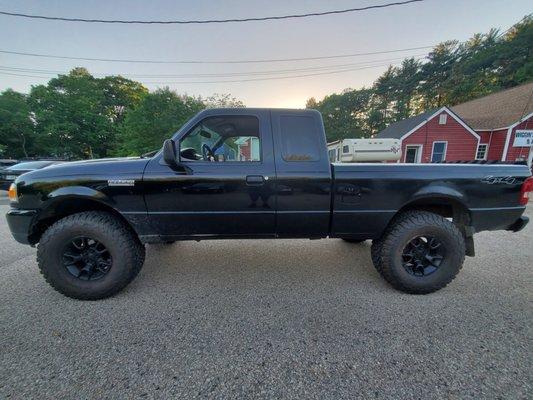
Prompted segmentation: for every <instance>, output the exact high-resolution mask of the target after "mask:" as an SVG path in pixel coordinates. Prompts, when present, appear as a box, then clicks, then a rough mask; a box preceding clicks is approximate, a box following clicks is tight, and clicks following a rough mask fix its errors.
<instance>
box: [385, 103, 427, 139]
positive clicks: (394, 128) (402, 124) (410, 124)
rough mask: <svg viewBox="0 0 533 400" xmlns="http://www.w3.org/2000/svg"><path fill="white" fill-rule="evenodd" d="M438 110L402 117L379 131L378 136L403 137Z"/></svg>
mask: <svg viewBox="0 0 533 400" xmlns="http://www.w3.org/2000/svg"><path fill="white" fill-rule="evenodd" d="M436 111H437V110H436V109H434V110H429V111H426V112H425V113H422V114H418V115H415V116H414V117H411V118H407V119H402V120H401V121H397V122H394V123H392V124H390V125H389V126H388V127H386V128H385V129H383V130H382V131H381V132H379V133H378V134H377V135H376V136H377V137H378V138H394V139H401V138H402V136H403V135H405V134H406V133H407V132H409V131H411V130H413V129H414V128H416V127H417V126H418V125H420V124H421V123H422V122H424V121H425V120H426V119H428V118H429V117H431V115H433V114H434V113H435V112H436Z"/></svg>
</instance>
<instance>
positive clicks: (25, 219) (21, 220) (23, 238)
mask: <svg viewBox="0 0 533 400" xmlns="http://www.w3.org/2000/svg"><path fill="white" fill-rule="evenodd" d="M36 215H37V211H36V210H18V209H16V208H13V209H11V210H9V211H8V212H7V214H6V219H7V224H8V225H9V230H10V231H11V235H13V237H14V238H15V240H16V241H17V242H19V243H22V244H33V243H31V242H30V234H31V228H32V225H33V224H32V223H33V219H34V218H35V216H36Z"/></svg>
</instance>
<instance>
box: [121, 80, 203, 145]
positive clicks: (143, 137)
mask: <svg viewBox="0 0 533 400" xmlns="http://www.w3.org/2000/svg"><path fill="white" fill-rule="evenodd" d="M204 108H205V105H204V103H203V102H202V101H200V100H199V99H196V98H193V97H189V96H179V95H178V94H176V92H174V91H172V90H170V89H169V88H164V89H158V90H156V91H155V92H153V93H149V94H147V95H146V96H143V98H142V99H141V101H140V103H139V104H138V105H137V107H135V108H134V109H133V110H131V111H129V112H128V113H127V114H126V116H125V118H124V123H123V124H122V126H121V127H120V132H119V137H120V144H119V150H118V154H119V155H139V154H142V153H145V152H149V151H152V150H155V149H158V148H160V147H161V145H162V144H163V141H164V140H165V139H168V138H169V137H171V136H172V134H173V133H174V132H176V131H177V130H178V129H179V128H180V127H181V126H182V125H183V124H184V123H185V122H186V121H187V120H188V119H190V118H191V117H192V116H193V115H194V114H196V113H197V112H199V111H200V110H202V109H204Z"/></svg>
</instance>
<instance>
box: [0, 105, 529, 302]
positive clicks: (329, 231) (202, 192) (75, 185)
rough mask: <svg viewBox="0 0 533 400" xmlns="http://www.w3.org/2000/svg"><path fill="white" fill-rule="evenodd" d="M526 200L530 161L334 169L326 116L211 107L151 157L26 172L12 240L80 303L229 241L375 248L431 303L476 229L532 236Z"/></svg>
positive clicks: (404, 284) (395, 279)
mask: <svg viewBox="0 0 533 400" xmlns="http://www.w3.org/2000/svg"><path fill="white" fill-rule="evenodd" d="M530 191H533V180H532V178H531V173H530V171H529V168H528V167H527V166H525V165H503V164H494V165H491V164H486V165H477V164H457V165H454V164H418V165H417V164H396V163H392V164H382V163H376V164H363V163H361V164H330V162H329V160H328V152H327V148H326V137H325V134H324V128H323V123H322V117H321V115H320V113H318V112H317V111H313V110H276V109H272V110H270V109H251V108H250V109H218V110H217V109H211V110H205V111H203V112H201V113H199V114H198V115H196V116H195V117H193V118H192V119H191V120H190V121H189V122H187V123H186V124H185V125H184V126H183V127H182V128H181V129H180V130H179V131H178V132H177V133H175V134H174V136H173V137H172V139H168V140H166V141H165V142H164V143H163V148H162V149H161V150H160V151H159V152H158V153H157V154H155V155H154V156H152V157H151V158H138V159H123V160H120V159H115V160H109V159H108V160H90V161H83V162H72V163H67V164H64V165H58V166H54V167H51V168H45V169H42V170H37V171H33V172H30V173H28V174H25V175H23V176H21V177H20V178H18V179H17V180H16V181H15V183H14V184H13V185H12V186H11V188H10V190H9V198H10V201H11V209H10V210H9V212H8V214H7V220H8V223H9V227H10V230H11V233H12V234H13V236H14V238H15V239H16V240H17V241H19V242H21V243H26V244H30V245H35V244H37V243H39V246H38V249H37V261H38V265H39V268H40V270H41V272H42V274H43V276H44V278H45V279H46V280H47V281H48V282H49V283H50V284H51V285H52V287H53V288H55V289H56V290H58V291H59V292H61V293H63V294H64V295H66V296H69V297H73V298H77V299H85V300H89V299H90V300H94V299H101V298H105V297H108V296H112V295H114V294H115V293H117V292H119V291H120V290H121V289H123V288H124V287H125V286H126V285H128V283H129V282H131V281H132V280H133V279H134V278H135V276H136V275H137V274H138V273H139V271H140V269H141V267H142V265H143V262H144V255H145V248H144V244H145V243H154V242H159V243H172V242H173V241H176V240H191V239H192V240H203V239H220V238H233V239H239V240H242V239H245V238H311V239H318V238H326V237H330V238H341V239H345V240H346V241H348V242H361V241H363V240H366V239H371V240H372V241H373V244H372V248H371V257H372V261H373V263H374V265H375V267H376V269H377V270H378V272H379V273H380V274H381V275H382V276H383V277H384V278H385V279H386V280H387V281H388V282H389V283H390V284H391V285H392V286H394V287H395V288H396V289H399V290H401V291H404V292H407V293H418V294H424V293H431V292H434V291H436V290H438V289H440V288H442V287H444V286H446V285H447V284H448V283H449V282H451V281H452V279H453V278H454V277H455V275H456V274H457V273H458V272H459V270H460V269H461V267H462V265H463V261H464V258H465V255H467V256H474V240H473V236H474V234H475V233H477V232H480V231H490V230H508V231H512V232H517V231H519V230H521V229H522V228H524V226H525V225H526V224H527V223H528V218H527V217H525V216H523V215H522V214H523V213H524V210H525V207H526V204H527V201H528V193H529V192H530ZM242 245H243V246H246V244H245V242H243V244H242ZM176 262H179V258H178V259H177V260H176ZM213 262H216V259H215V260H213ZM331 262H335V260H334V259H332V260H331ZM354 262H357V260H354Z"/></svg>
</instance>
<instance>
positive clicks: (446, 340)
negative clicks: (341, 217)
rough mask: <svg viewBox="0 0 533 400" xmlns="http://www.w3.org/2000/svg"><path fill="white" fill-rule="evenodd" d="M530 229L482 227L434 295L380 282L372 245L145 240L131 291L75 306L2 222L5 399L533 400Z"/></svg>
mask: <svg viewBox="0 0 533 400" xmlns="http://www.w3.org/2000/svg"><path fill="white" fill-rule="evenodd" d="M530 208H531V205H530ZM6 211H7V206H5V205H1V206H0V212H1V213H2V214H4V213H5V212H6ZM528 214H529V216H530V217H533V215H532V214H533V213H532V211H531V209H530V210H529V211H528ZM532 237H533V226H532V225H530V226H528V227H527V229H526V230H524V231H522V232H520V233H517V234H512V233H507V232H493V233H482V234H480V235H478V236H477V237H476V245H477V248H476V250H477V253H478V256H477V257H476V258H467V260H466V263H465V266H464V268H463V270H462V272H461V273H460V274H459V276H458V277H457V278H456V280H455V281H453V282H452V284H451V285H450V286H449V287H447V288H446V289H444V290H441V291H440V292H437V293H434V294H431V295H427V296H412V295H407V294H402V293H399V292H397V291H394V290H393V289H391V288H390V287H389V286H387V285H386V284H385V283H384V281H383V280H382V279H380V277H379V276H378V274H377V272H376V271H375V270H374V268H373V267H372V265H371V262H370V255H369V247H370V243H369V242H366V243H364V244H360V245H354V244H348V243H345V242H343V241H341V240H317V241H309V240H278V241H275V240H262V241H256V240H248V241H205V242H200V243H196V242H182V243H176V244H174V245H171V246H163V245H157V246H156V245H153V246H148V247H147V250H148V251H147V259H146V264H145V266H144V268H143V270H142V271H141V274H140V275H139V277H138V278H137V279H136V280H135V281H134V282H133V283H132V284H131V285H130V286H129V287H128V288H127V289H126V290H125V291H123V292H122V293H120V294H119V295H118V296H116V297H115V298H112V299H107V300H103V301H98V302H80V301H76V300H71V299H68V298H65V297H63V296H62V295H60V294H58V293H56V292H54V291H53V290H52V289H51V288H50V287H49V286H48V285H47V284H46V283H45V282H44V280H43V279H42V278H41V276H40V275H39V272H38V270H37V266H36V263H35V250H34V249H32V248H30V247H26V246H22V245H18V244H17V243H16V242H15V241H14V240H13V239H12V238H11V236H10V235H9V233H8V230H7V226H6V222H5V219H4V218H3V217H2V219H1V220H0V249H1V250H0V251H1V255H2V257H1V258H0V349H1V350H0V398H41V399H42V398H73V399H74V398H77V399H80V398H103V397H106V398H122V399H123V398H133V397H148V398H170V397H174V398H175V397H181V398H187V399H191V398H295V399H303V398H316V399H326V398H331V399H338V398H348V397H349V398H401V399H405V398H421V399H429V398H475V399H479V398H514V399H518V398H524V399H525V398H531V396H532V395H533V394H532V390H531V387H532V372H533V371H532V365H531V359H532V354H531V353H532V352H531V348H532V326H531V321H532V320H533V309H532V293H533V279H532V278H533V273H532V264H533V246H532V244H533V243H532Z"/></svg>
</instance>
